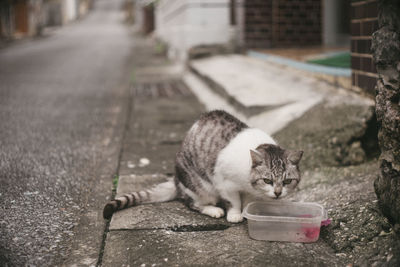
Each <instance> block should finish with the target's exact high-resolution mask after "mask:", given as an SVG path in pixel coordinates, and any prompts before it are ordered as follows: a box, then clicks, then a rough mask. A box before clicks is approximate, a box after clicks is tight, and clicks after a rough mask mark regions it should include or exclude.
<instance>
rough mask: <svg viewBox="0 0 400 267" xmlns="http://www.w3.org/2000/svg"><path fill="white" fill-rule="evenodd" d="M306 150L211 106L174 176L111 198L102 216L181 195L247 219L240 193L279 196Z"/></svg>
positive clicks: (208, 210) (295, 179) (212, 212)
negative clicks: (286, 144)
mask: <svg viewBox="0 0 400 267" xmlns="http://www.w3.org/2000/svg"><path fill="white" fill-rule="evenodd" d="M302 155H303V151H289V150H285V149H283V148H281V147H280V146H278V145H277V144H276V143H275V141H274V140H273V139H272V138H271V137H270V136H269V135H267V134H266V133H264V132H263V131H261V130H259V129H255V128H249V127H248V126H247V125H246V124H244V123H243V122H241V121H239V120H238V119H236V118H235V117H233V116H232V115H230V114H228V113H226V112H225V111H220V110H215V111H211V112H208V113H205V114H203V115H202V116H201V117H200V119H199V120H197V121H196V122H195V123H194V124H193V126H192V127H191V128H190V130H189V132H188V133H187V135H186V137H185V139H184V141H183V144H182V147H181V150H180V151H179V152H178V153H177V155H176V165H175V171H176V174H175V178H174V179H171V180H169V181H167V182H164V183H161V184H158V185H156V186H154V187H153V188H151V189H148V190H143V191H139V192H133V193H130V194H125V195H123V196H122V197H118V198H116V199H115V200H113V201H110V202H109V203H108V204H107V205H106V206H105V207H104V211H103V216H104V218H110V217H111V216H112V214H113V213H114V212H115V211H117V210H120V209H124V208H127V207H130V206H134V205H138V204H141V203H154V202H166V201H170V200H174V199H179V200H183V201H184V203H185V204H186V205H187V206H188V207H189V208H191V209H193V210H196V211H199V212H200V213H203V214H206V215H208V216H211V217H215V218H220V217H222V216H224V213H225V211H224V209H223V208H225V209H226V211H227V216H226V218H227V221H228V222H232V223H237V222H240V221H242V220H243V217H242V200H241V195H243V194H249V195H251V196H253V197H257V198H263V197H264V198H265V197H269V198H274V199H277V198H279V197H284V196H286V195H287V194H288V193H290V192H291V191H292V190H293V189H294V188H295V187H296V186H297V184H298V183H299V182H300V171H299V161H300V159H301V157H302ZM222 207H223V208H222Z"/></svg>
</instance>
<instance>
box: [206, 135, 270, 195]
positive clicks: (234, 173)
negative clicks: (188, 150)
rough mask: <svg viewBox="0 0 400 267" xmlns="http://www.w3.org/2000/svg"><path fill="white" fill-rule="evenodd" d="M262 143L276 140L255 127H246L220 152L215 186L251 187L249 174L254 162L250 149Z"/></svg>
mask: <svg viewBox="0 0 400 267" xmlns="http://www.w3.org/2000/svg"><path fill="white" fill-rule="evenodd" d="M261 144H276V142H275V141H274V140H273V139H272V137H271V136H269V135H268V134H266V133H265V132H263V131H261V130H260V129H255V128H249V129H246V130H244V131H242V132H240V133H239V134H238V135H237V136H235V138H233V139H232V140H231V141H230V142H229V144H228V145H227V146H226V147H225V148H224V149H222V150H221V152H220V153H219V154H218V157H217V160H216V164H215V169H214V174H215V175H214V184H215V186H216V187H218V188H220V189H222V188H223V187H225V188H226V187H237V190H240V189H242V190H245V188H243V187H247V186H249V187H250V183H249V174H250V170H251V164H252V161H251V156H250V150H254V149H256V148H257V147H258V146H259V145H261ZM227 189H228V188H227ZM229 189H234V188H229Z"/></svg>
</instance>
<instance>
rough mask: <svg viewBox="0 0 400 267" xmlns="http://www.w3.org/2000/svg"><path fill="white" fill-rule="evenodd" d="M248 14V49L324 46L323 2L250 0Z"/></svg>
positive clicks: (246, 7) (246, 40)
mask: <svg viewBox="0 0 400 267" xmlns="http://www.w3.org/2000/svg"><path fill="white" fill-rule="evenodd" d="M244 14H245V18H244V24H245V25H244V42H245V46H246V47H247V48H270V47H282V46H286V47H289V46H290V47H296V46H304V45H319V44H321V38H322V32H321V30H322V25H321V21H322V18H321V0H246V1H245V4H244Z"/></svg>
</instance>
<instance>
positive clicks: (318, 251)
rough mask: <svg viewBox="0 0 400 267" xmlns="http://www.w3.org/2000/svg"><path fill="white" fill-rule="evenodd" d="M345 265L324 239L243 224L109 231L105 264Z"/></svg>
mask: <svg viewBox="0 0 400 267" xmlns="http://www.w3.org/2000/svg"><path fill="white" fill-rule="evenodd" d="M116 265H117V266H345V265H346V264H345V261H344V260H343V259H342V258H341V257H338V256H336V255H335V254H334V253H333V250H332V249H331V248H330V247H328V246H327V245H326V244H324V243H323V242H320V241H319V242H316V243H310V244H302V243H284V242H268V241H257V240H252V239H250V238H249V237H248V234H247V225H246V224H241V225H237V226H232V227H230V228H228V229H225V230H221V231H189V232H174V231H171V230H163V229H161V230H138V231H111V232H110V233H109V235H108V236H107V245H106V252H105V254H104V258H103V266H116Z"/></svg>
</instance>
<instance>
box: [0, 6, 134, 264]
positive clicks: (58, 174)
mask: <svg viewBox="0 0 400 267" xmlns="http://www.w3.org/2000/svg"><path fill="white" fill-rule="evenodd" d="M122 2H123V1H108V0H103V1H100V0H99V1H96V7H95V9H94V10H93V11H92V12H91V13H89V14H88V16H86V17H85V18H84V19H82V20H80V21H78V22H75V23H72V24H69V25H66V26H64V27H62V28H59V29H57V30H55V31H54V32H52V33H51V34H50V35H47V36H44V37H43V38H36V39H33V40H27V41H24V42H18V43H15V44H11V45H10V46H7V47H5V48H2V49H1V50H0V214H1V216H0V266H55V265H58V264H61V263H63V262H64V263H65V264H66V265H72V264H77V265H79V266H82V265H94V264H96V262H97V260H98V256H99V248H100V247H101V244H102V238H103V232H104V228H105V222H104V221H103V219H102V214H101V209H102V205H103V203H104V199H106V197H110V196H111V191H110V188H111V187H112V177H113V176H114V174H115V172H116V170H117V166H118V157H119V152H120V146H121V141H120V140H121V139H122V134H123V130H124V127H125V126H124V124H125V122H126V114H127V113H128V112H127V108H128V96H129V94H128V92H129V91H128V89H129V88H128V86H129V82H130V59H131V58H132V53H133V52H134V51H132V46H133V39H132V38H131V35H130V31H129V30H128V28H127V27H126V26H125V25H123V23H122V22H123V17H122V13H121V10H120V7H121V4H122Z"/></svg>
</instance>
